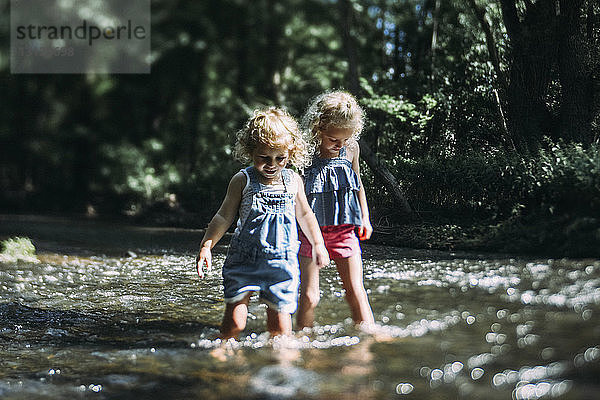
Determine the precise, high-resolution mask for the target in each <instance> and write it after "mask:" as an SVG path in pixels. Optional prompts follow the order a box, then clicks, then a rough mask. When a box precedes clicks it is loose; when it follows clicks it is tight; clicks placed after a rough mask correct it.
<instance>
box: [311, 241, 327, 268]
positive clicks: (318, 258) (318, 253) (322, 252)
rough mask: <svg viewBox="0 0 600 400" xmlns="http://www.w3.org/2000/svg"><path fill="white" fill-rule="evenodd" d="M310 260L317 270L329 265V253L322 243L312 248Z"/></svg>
mask: <svg viewBox="0 0 600 400" xmlns="http://www.w3.org/2000/svg"><path fill="white" fill-rule="evenodd" d="M312 259H313V262H314V263H315V264H317V267H319V269H321V268H323V267H324V266H326V265H327V264H329V253H328V252H327V249H326V248H325V245H324V244H323V243H320V244H318V245H316V246H313V247H312Z"/></svg>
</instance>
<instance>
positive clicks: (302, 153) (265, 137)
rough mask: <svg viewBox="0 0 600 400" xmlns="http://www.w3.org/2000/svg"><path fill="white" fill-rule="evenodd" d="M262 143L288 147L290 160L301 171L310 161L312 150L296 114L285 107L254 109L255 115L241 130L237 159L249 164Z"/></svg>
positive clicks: (237, 146) (236, 148)
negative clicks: (308, 146)
mask: <svg viewBox="0 0 600 400" xmlns="http://www.w3.org/2000/svg"><path fill="white" fill-rule="evenodd" d="M259 144H262V145H266V146H268V147H271V148H280V147H284V148H286V149H287V150H288V152H289V163H290V164H292V165H293V166H295V167H296V168H297V169H300V170H301V169H302V168H304V167H305V166H306V164H307V161H308V151H307V148H306V147H307V146H306V142H305V141H304V138H303V137H302V132H301V131H300V127H299V126H298V123H297V122H296V120H295V119H294V117H292V116H291V115H290V114H289V113H288V112H287V111H285V110H283V109H281V108H277V107H268V108H264V109H257V110H254V113H253V115H252V117H251V118H249V119H248V121H246V123H245V125H244V127H243V128H242V129H240V130H239V131H238V132H237V135H236V143H235V147H234V150H233V154H234V156H235V158H236V159H237V160H239V161H240V162H242V163H244V164H248V163H250V162H251V161H252V153H253V152H254V150H255V149H256V147H257V146H258V145H259Z"/></svg>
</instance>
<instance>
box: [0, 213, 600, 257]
mask: <svg viewBox="0 0 600 400" xmlns="http://www.w3.org/2000/svg"><path fill="white" fill-rule="evenodd" d="M204 219H205V218H202V217H201V216H199V215H196V214H189V215H188V214H187V213H185V214H183V213H178V214H176V215H175V214H171V215H168V214H159V215H145V216H144V217H143V218H139V217H119V218H117V217H108V218H105V217H102V218H101V217H89V216H84V215H10V214H3V215H0V239H7V238H9V237H14V236H26V237H30V238H31V239H33V240H34V241H35V240H36V239H37V240H38V241H40V242H41V246H42V247H41V249H42V250H44V249H47V250H48V251H52V248H53V247H58V246H60V247H61V248H62V249H64V247H65V245H67V246H69V245H70V246H72V247H73V248H79V247H80V246H79V245H80V244H81V243H83V242H85V243H86V244H89V243H97V245H98V246H99V247H102V248H103V249H106V248H112V249H114V251H115V252H116V253H119V252H121V253H122V252H127V251H130V249H135V248H144V249H150V250H151V249H152V248H154V247H156V248H159V247H160V248H165V246H166V247H167V248H169V249H172V250H173V251H177V252H183V253H185V252H189V251H193V249H195V248H196V247H197V246H198V243H199V242H200V240H201V239H202V235H203V233H204V231H203V229H201V228H203V227H205V226H206V222H205V221H204ZM52 225H64V226H65V229H63V230H59V231H58V232H62V234H57V230H56V229H53V228H52ZM140 230H141V231H142V232H144V234H143V235H139V234H137V233H139V232H140ZM134 232H136V233H135V234H134ZM367 243H369V244H371V245H386V246H393V247H401V248H407V249H415V250H439V251H454V252H455V251H466V252H480V253H481V252H483V253H504V254H511V255H523V256H544V257H553V258H561V257H572V258H584V257H591V258H598V257H600V220H598V219H596V218H582V217H578V218H574V217H568V216H563V217H554V218H533V217H532V218H528V219H525V218H520V219H513V220H508V221H505V222H502V223H495V222H493V221H473V220H470V221H467V220H466V219H462V220H460V219H457V222H455V221H449V220H442V219H437V220H433V219H432V220H429V221H424V220H420V221H412V222H409V223H403V224H402V223H398V224H394V225H389V224H388V225H386V226H384V225H377V224H375V226H374V233H373V236H372V238H371V239H370V240H369V241H368V242H367ZM226 244H227V238H225V239H224V240H222V241H221V243H220V245H221V246H224V245H226ZM37 247H38V249H39V248H40V247H39V246H37Z"/></svg>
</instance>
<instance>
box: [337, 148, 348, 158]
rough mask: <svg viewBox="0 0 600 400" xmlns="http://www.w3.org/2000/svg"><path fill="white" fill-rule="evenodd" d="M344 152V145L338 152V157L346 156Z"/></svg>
mask: <svg viewBox="0 0 600 400" xmlns="http://www.w3.org/2000/svg"><path fill="white" fill-rule="evenodd" d="M346 153H347V150H346V146H344V147H342V148H341V149H340V154H339V156H338V157H346Z"/></svg>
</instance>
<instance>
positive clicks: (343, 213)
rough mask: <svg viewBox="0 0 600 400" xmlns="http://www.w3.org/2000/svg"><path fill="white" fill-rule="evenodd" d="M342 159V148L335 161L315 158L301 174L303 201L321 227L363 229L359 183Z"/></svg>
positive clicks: (343, 155) (348, 162) (350, 163)
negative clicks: (337, 226)
mask: <svg viewBox="0 0 600 400" xmlns="http://www.w3.org/2000/svg"><path fill="white" fill-rule="evenodd" d="M345 155H346V148H345V147H342V148H341V149H340V154H339V155H338V157H334V158H319V157H315V158H314V159H313V162H312V165H311V166H310V167H308V168H307V169H306V170H305V171H304V188H305V191H306V198H307V199H308V204H309V205H310V207H311V208H312V210H313V212H314V213H315V216H316V217H317V221H318V222H319V225H320V226H329V225H343V224H350V225H356V226H361V225H362V217H361V215H362V213H361V210H360V204H359V202H358V191H359V189H360V181H359V178H358V175H357V174H356V172H354V170H353V169H352V162H351V161H350V160H348V159H347V158H346V157H345Z"/></svg>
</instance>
